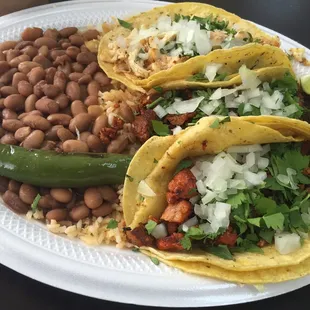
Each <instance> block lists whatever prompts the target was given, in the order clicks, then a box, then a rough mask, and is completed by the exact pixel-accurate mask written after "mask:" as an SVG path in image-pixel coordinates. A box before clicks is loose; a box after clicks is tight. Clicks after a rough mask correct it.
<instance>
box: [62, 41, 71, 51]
mask: <svg viewBox="0 0 310 310" xmlns="http://www.w3.org/2000/svg"><path fill="white" fill-rule="evenodd" d="M70 46H71V43H70V41H69V40H68V42H63V43H62V44H61V47H62V48H63V49H64V50H66V49H67V48H68V47H70Z"/></svg>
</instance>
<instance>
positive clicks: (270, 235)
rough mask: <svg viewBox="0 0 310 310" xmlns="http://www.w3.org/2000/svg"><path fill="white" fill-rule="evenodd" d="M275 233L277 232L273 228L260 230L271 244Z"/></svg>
mask: <svg viewBox="0 0 310 310" xmlns="http://www.w3.org/2000/svg"><path fill="white" fill-rule="evenodd" d="M274 233H275V232H274V231H272V230H261V231H260V232H259V236H260V237H261V238H263V239H264V240H265V241H267V242H268V243H269V244H271V243H272V241H273V237H274Z"/></svg>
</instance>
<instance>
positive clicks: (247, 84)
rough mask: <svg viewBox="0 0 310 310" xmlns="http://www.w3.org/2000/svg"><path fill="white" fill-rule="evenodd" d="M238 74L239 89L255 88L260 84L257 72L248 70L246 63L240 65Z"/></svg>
mask: <svg viewBox="0 0 310 310" xmlns="http://www.w3.org/2000/svg"><path fill="white" fill-rule="evenodd" d="M239 74H240V77H241V80H242V85H241V87H240V89H255V88H256V87H257V86H258V85H259V84H261V80H260V79H259V78H258V77H257V73H256V72H255V71H252V70H249V69H248V68H247V67H246V65H242V66H241V67H240V69H239Z"/></svg>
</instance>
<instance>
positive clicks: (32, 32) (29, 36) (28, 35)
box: [21, 27, 43, 41]
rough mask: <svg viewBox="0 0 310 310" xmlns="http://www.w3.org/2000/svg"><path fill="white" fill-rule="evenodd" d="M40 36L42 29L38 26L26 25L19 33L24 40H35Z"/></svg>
mask: <svg viewBox="0 0 310 310" xmlns="http://www.w3.org/2000/svg"><path fill="white" fill-rule="evenodd" d="M42 36H43V30H42V29H41V28H38V27H33V28H30V27H28V28H26V29H25V30H24V31H23V32H22V35H21V37H22V39H23V40H24V41H35V40H36V39H38V38H40V37H42Z"/></svg>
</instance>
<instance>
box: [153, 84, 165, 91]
mask: <svg viewBox="0 0 310 310" xmlns="http://www.w3.org/2000/svg"><path fill="white" fill-rule="evenodd" d="M153 89H155V90H156V91H157V92H158V93H162V92H163V91H164V89H163V88H162V87H161V86H154V87H153Z"/></svg>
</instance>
